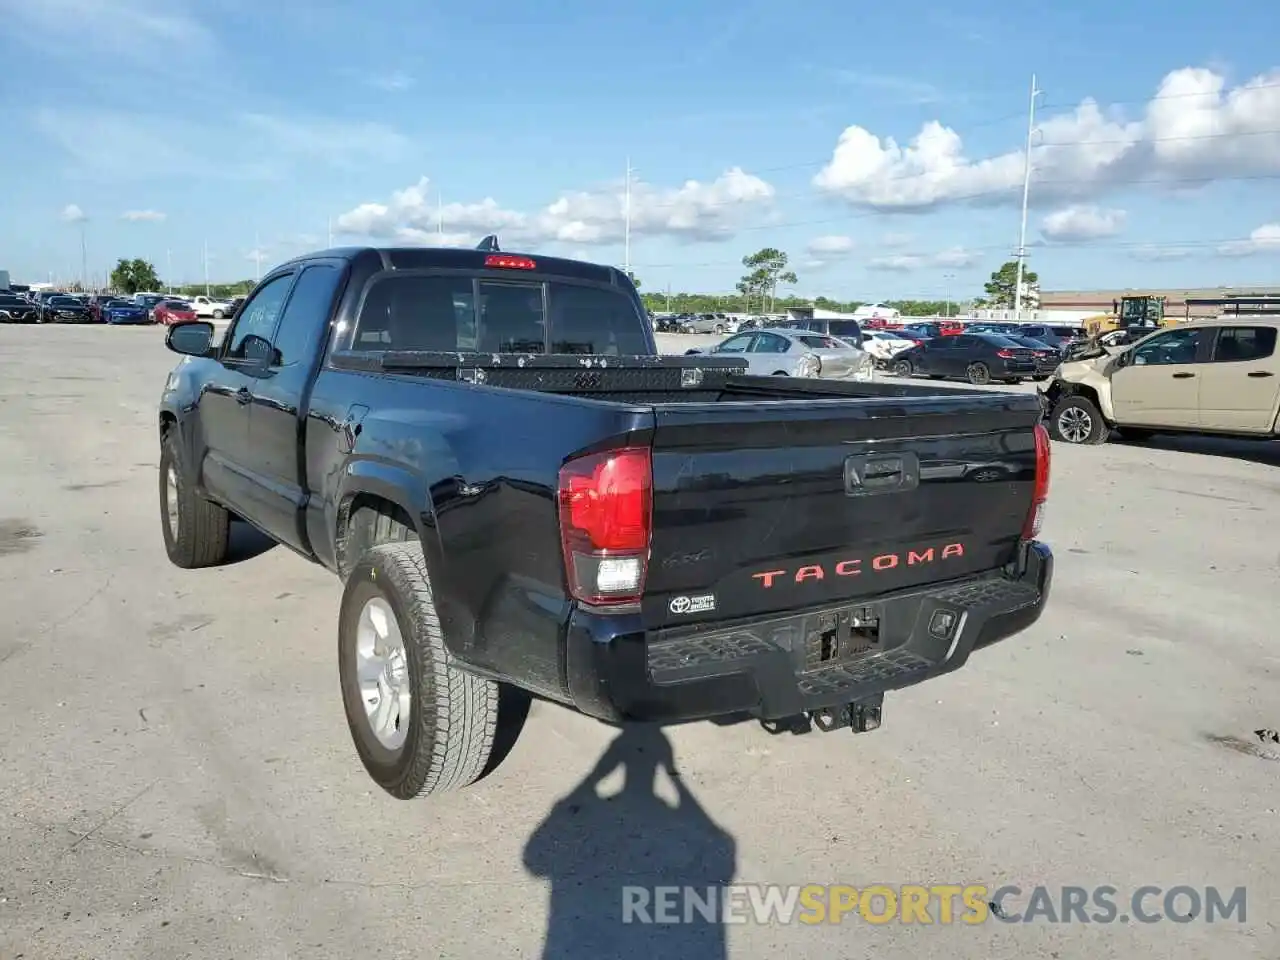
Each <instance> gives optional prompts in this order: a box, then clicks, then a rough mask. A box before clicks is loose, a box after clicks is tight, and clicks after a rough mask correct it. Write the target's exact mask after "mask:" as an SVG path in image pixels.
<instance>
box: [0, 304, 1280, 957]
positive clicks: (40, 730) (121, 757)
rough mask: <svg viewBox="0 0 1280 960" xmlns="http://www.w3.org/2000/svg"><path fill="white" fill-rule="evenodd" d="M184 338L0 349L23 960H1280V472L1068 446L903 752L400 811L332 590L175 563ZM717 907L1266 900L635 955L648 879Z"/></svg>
mask: <svg viewBox="0 0 1280 960" xmlns="http://www.w3.org/2000/svg"><path fill="white" fill-rule="evenodd" d="M161 339H162V335H161V332H160V331H158V330H154V329H127V328H121V329H116V330H110V329H94V328H74V327H68V328H33V327H0V464H3V469H2V470H0V604H2V605H3V607H2V608H3V610H4V615H5V619H6V621H7V622H6V625H5V626H4V627H3V628H0V756H2V757H3V763H0V851H3V857H2V858H0V957H4V958H15V957H19V956H21V957H24V958H27V960H32V958H41V960H44V958H50V960H53V958H57V960H75V958H82V957H83V958H89V957H93V958H100V960H115V958H122V960H151V958H155V960H177V958H180V957H193V958H215V957H216V958H237V960H239V958H253V960H277V958H280V960H283V958H294V960H296V958H311V957H315V958H325V960H330V958H345V957H355V956H357V955H359V956H376V957H384V958H388V960H390V958H393V957H394V958H398V957H410V956H413V957H451V958H471V957H475V958H483V960H492V958H506V957H512V958H514V957H536V956H539V955H541V954H542V950H543V944H544V941H546V939H547V937H548V935H549V931H550V936H551V939H552V942H553V943H555V944H559V946H556V947H554V948H552V947H548V948H547V953H546V955H547V956H555V957H577V956H581V957H584V958H585V957H592V958H595V957H603V956H613V957H617V956H627V955H631V953H632V952H633V951H634V953H635V955H636V956H643V957H646V958H648V957H663V956H665V957H679V956H686V955H688V956H698V957H702V958H710V960H714V958H716V957H717V956H729V957H734V958H760V960H772V958H775V957H778V956H789V957H796V958H802V957H803V958H807V957H822V958H829V957H839V958H846V957H848V958H851V957H870V956H874V957H877V958H879V960H919V958H921V957H925V956H943V955H947V956H950V957H955V958H974V960H978V958H981V960H996V958H1010V960H1013V958H1017V960H1027V958H1076V957H1079V958H1089V960H1101V958H1112V957H1114V958H1125V960H1135V958H1160V960H1170V958H1183V957H1185V958H1189V960H1190V958H1196V960H1203V958H1207V957H1213V958H1217V957H1222V958H1231V960H1238V958H1244V957H1259V958H1270V960H1275V958H1276V957H1278V956H1280V906H1277V905H1278V904H1280V789H1278V784H1280V762H1276V761H1277V760H1280V745H1277V744H1270V745H1267V744H1264V743H1261V742H1260V741H1259V738H1258V737H1257V736H1255V734H1254V731H1255V730H1258V729H1261V728H1269V727H1280V642H1278V641H1277V636H1276V634H1275V633H1274V632H1273V631H1274V629H1275V623H1276V611H1277V601H1276V588H1277V572H1278V567H1280V481H1278V480H1277V476H1278V475H1277V472H1276V467H1277V465H1280V456H1277V450H1276V448H1275V447H1272V446H1261V445H1253V446H1250V445H1244V444H1229V443H1219V442H1210V441H1176V442H1175V441H1169V442H1159V441H1157V442H1155V443H1153V444H1149V445H1146V446H1134V445H1125V444H1120V443H1116V444H1113V445H1107V446H1103V447H1099V448H1069V447H1063V446H1061V445H1058V446H1055V447H1054V451H1053V454H1054V473H1053V481H1052V494H1051V503H1050V512H1049V515H1048V521H1047V524H1046V529H1045V535H1046V538H1047V539H1048V540H1050V541H1051V542H1052V544H1053V546H1054V548H1055V550H1056V552H1057V558H1058V572H1057V580H1056V583H1055V594H1054V597H1053V599H1052V602H1051V604H1050V608H1049V611H1048V612H1047V613H1046V615H1045V617H1044V618H1043V619H1042V620H1041V622H1040V623H1039V624H1038V625H1037V626H1036V627H1035V628H1034V629H1033V630H1031V631H1029V632H1028V633H1026V634H1024V635H1022V636H1019V637H1017V638H1015V639H1013V640H1011V641H1009V642H1007V643H1006V644H1003V645H1001V646H998V647H996V648H994V649H992V650H990V651H985V652H983V653H980V654H978V655H976V656H975V657H974V659H973V660H972V661H971V662H970V664H969V666H968V668H967V669H965V670H963V671H961V672H960V673H958V674H954V675H951V676H949V677H946V678H943V679H941V680H939V681H937V682H933V683H930V684H926V685H924V686H923V687H918V688H915V689H913V690H910V691H906V692H903V693H900V694H897V695H891V697H890V698H889V700H888V702H887V705H886V712H885V726H884V728H883V729H881V730H880V731H878V732H875V733H872V734H868V735H865V736H857V737H854V736H852V735H850V734H847V733H843V734H832V735H822V734H817V733H815V734H812V735H809V736H802V737H792V736H783V737H774V736H770V735H768V734H767V733H765V732H764V731H763V730H762V729H760V728H759V727H758V726H756V725H753V724H742V725H737V726H716V725H712V724H697V725H688V726H683V727H679V728H674V729H669V730H667V731H666V737H667V738H668V739H669V741H670V744H671V745H672V748H673V750H674V756H675V759H676V762H677V764H678V766H679V768H680V770H681V773H682V777H681V779H682V780H683V782H684V784H685V787H686V788H687V790H688V792H689V793H690V794H691V795H692V797H693V798H696V804H690V803H688V802H687V801H686V806H685V807H684V808H682V809H681V810H680V811H678V812H677V811H674V810H671V809H669V807H668V806H666V805H664V804H659V803H656V802H655V801H653V800H652V799H651V798H650V799H649V800H648V802H646V801H645V799H644V798H645V797H647V796H648V795H649V793H650V792H651V791H649V790H647V789H646V783H647V781H644V780H637V778H639V777H647V773H646V772H645V771H646V768H648V769H652V767H653V763H654V751H655V749H659V750H660V749H663V741H662V735H661V734H658V733H656V732H654V731H628V732H627V733H625V734H624V735H623V737H624V744H623V746H622V749H623V755H624V757H627V758H629V768H630V771H631V774H632V776H631V777H630V778H629V779H631V781H632V782H631V784H630V786H632V787H639V793H638V794H637V795H635V797H634V798H633V796H632V794H630V793H627V794H624V795H622V796H621V797H619V798H618V799H615V800H612V801H609V802H606V801H603V800H599V799H596V797H595V795H594V794H593V793H591V792H590V791H588V790H586V789H581V790H579V787H580V781H582V780H583V778H584V777H587V776H588V774H589V773H590V772H591V771H592V768H593V766H594V765H595V764H596V762H597V760H598V759H599V758H600V757H601V755H602V754H603V753H604V751H605V749H606V747H608V746H609V744H610V741H611V740H613V739H614V736H615V731H613V730H611V729H609V728H607V727H605V726H603V725H599V724H596V723H594V722H592V721H589V720H586V719H583V718H580V717H577V716H575V715H573V714H571V713H569V712H567V711H565V710H562V709H559V708H556V707H553V706H548V705H543V704H536V705H535V706H534V708H533V711H532V713H531V715H530V717H529V720H528V722H527V724H526V726H525V729H524V732H523V735H522V737H521V739H520V740H519V742H518V743H517V745H516V746H515V749H514V750H513V752H512V754H511V756H510V757H509V758H508V760H507V762H506V763H505V764H504V765H503V766H502V767H501V768H500V769H499V770H498V772H497V773H495V774H494V775H493V776H492V777H490V778H489V779H487V780H485V781H483V782H482V783H481V784H480V785H478V786H477V787H475V788H473V789H472V790H471V791H469V792H467V793H464V794H460V795H453V796H445V797H440V798H435V799H432V800H428V801H420V802H417V803H408V804H406V803H401V802H397V801H394V800H391V799H390V798H388V797H387V796H385V795H384V794H383V793H382V792H381V791H380V790H377V789H376V788H374V787H373V786H372V784H371V782H370V781H368V780H367V779H366V777H365V775H364V773H363V771H362V769H361V768H360V765H359V763H358V761H357V759H356V757H355V753H354V750H353V748H352V746H351V743H350V740H349V738H348V734H347V731H346V727H345V723H344V721H343V717H342V708H341V704H340V701H339V696H338V685H337V670H336V664H335V657H334V647H335V629H334V625H335V615H336V611H337V604H338V599H339V588H338V584H337V582H336V581H335V580H334V579H333V578H332V577H331V576H330V575H329V574H327V573H325V572H324V571H322V570H320V569H319V568H316V567H313V566H310V565H309V564H307V563H306V562H304V561H303V560H301V559H299V558H298V557H296V556H294V555H292V554H291V553H290V552H289V551H287V550H284V549H279V548H276V549H270V550H264V549H263V546H264V545H263V544H262V543H261V542H260V541H259V540H258V539H257V538H256V537H255V536H252V535H250V534H248V533H247V532H246V531H239V532H240V534H242V535H241V536H240V537H239V540H238V551H239V560H238V562H235V563H232V564H230V565H228V566H225V567H223V568H220V569H215V570H210V571H203V572H191V573H188V572H182V571H179V570H177V569H175V568H172V567H171V566H170V565H169V564H168V562H167V561H166V559H165V556H164V552H163V548H162V545H161V539H160V531H159V527H158V522H159V516H158V507H157V503H156V496H157V495H156V458H157V442H156V431H155V428H154V406H155V401H156V399H157V397H158V395H159V392H160V387H161V384H162V382H163V377H164V374H165V372H166V370H167V369H168V368H169V367H170V366H171V363H172V360H173V357H172V356H171V355H169V354H167V353H166V352H165V351H164V349H163V347H162V345H161ZM674 339H676V340H677V341H678V342H679V343H680V344H681V345H684V344H687V343H692V342H694V341H696V340H700V339H709V340H714V339H715V338H691V337H681V338H674ZM642 750H643V751H644V752H641V751H642ZM614 782H615V778H611V779H610V780H609V781H606V787H612V786H613V784H614ZM575 790H579V792H578V793H573V791H575ZM658 792H659V794H660V795H662V796H668V795H669V794H670V793H671V787H670V786H669V784H668V783H667V782H666V781H665V780H664V781H662V787H661V788H659V790H658ZM695 815H696V816H699V817H703V818H705V819H708V820H710V821H711V822H712V823H713V824H714V826H715V827H716V828H718V831H719V833H718V835H717V836H718V840H715V841H712V840H708V839H707V836H708V833H707V831H708V829H709V827H708V825H707V824H705V823H704V824H703V827H702V829H701V830H700V831H699V832H697V833H695V832H694V827H692V826H691V824H692V823H694V820H693V817H694V816H695ZM633 876H634V877H639V878H641V879H635V880H631V881H628V877H633ZM729 876H733V877H736V878H737V879H739V880H741V881H761V882H764V881H768V882H776V883H823V884H833V883H848V884H853V885H855V886H865V885H867V884H871V883H887V884H899V883H925V884H931V883H955V884H974V883H985V884H989V885H991V886H993V887H994V886H998V885H1001V884H1005V883H1009V884H1017V885H1020V886H1022V887H1023V888H1024V889H1030V888H1031V887H1033V886H1035V885H1036V884H1046V885H1054V886H1057V885H1079V886H1088V887H1092V886H1094V885H1098V884H1111V885H1114V886H1115V887H1117V888H1119V889H1120V890H1121V891H1122V895H1121V896H1122V897H1123V896H1125V895H1126V894H1127V892H1128V891H1131V890H1132V889H1133V888H1135V887H1137V886H1140V885H1143V884H1154V885H1160V886H1163V887H1170V886H1173V885H1175V884H1183V883H1185V884H1189V885H1192V886H1195V887H1199V888H1204V887H1205V886H1207V885H1217V886H1219V887H1225V888H1228V889H1230V888H1233V887H1236V886H1240V885H1245V886H1247V887H1248V908H1249V909H1248V915H1247V921H1246V922H1245V923H1244V924H1240V923H1237V922H1235V921H1229V922H1219V923H1217V924H1212V925H1210V924H1205V923H1203V922H1198V921H1197V922H1192V923H1185V924H1183V923H1175V922H1172V921H1170V920H1166V921H1164V922H1162V923H1158V924H1152V925H1146V924H1137V923H1129V924H1120V923H1115V924H1110V925H1100V924H1091V925H1084V924H1080V923H1072V924H1060V925H1051V924H1047V923H1040V924H1016V925H1015V924H1002V923H998V922H995V921H994V920H993V921H990V922H988V923H986V924H984V925H981V926H966V925H963V924H960V925H952V926H939V925H935V926H931V927H926V926H919V925H915V926H911V925H906V926H904V925H899V924H889V925H884V926H873V925H869V924H867V923H865V922H863V921H862V920H859V919H856V918H849V919H847V920H846V922H845V923H844V924H842V925H840V926H832V925H822V926H810V927H805V926H800V925H793V926H782V925H770V926H754V925H738V926H732V927H729V928H727V930H722V931H720V932H716V931H705V930H704V931H702V932H700V933H698V936H710V937H711V940H702V941H698V940H695V939H694V937H693V934H694V932H695V931H694V929H693V928H690V927H672V928H667V929H666V930H665V935H666V939H665V941H663V943H662V944H659V945H655V944H654V943H653V942H651V939H650V938H651V937H653V936H654V935H655V928H652V927H637V926H622V925H620V924H618V923H617V917H618V914H619V913H620V903H621V897H620V893H619V888H620V887H621V886H622V885H623V884H625V883H627V882H638V883H654V882H667V883H682V882H685V883H704V884H705V883H707V882H711V881H712V880H717V879H727V878H728V877H729ZM657 877H662V878H665V880H655V879H654V878H657ZM1037 926H1038V927H1039V929H1036V927H1037ZM719 938H723V940H724V941H727V948H726V947H725V946H723V945H722V943H721V942H719ZM566 941H569V942H571V943H572V944H573V946H572V947H565V946H564V944H565V942H566ZM726 949H727V953H726Z"/></svg>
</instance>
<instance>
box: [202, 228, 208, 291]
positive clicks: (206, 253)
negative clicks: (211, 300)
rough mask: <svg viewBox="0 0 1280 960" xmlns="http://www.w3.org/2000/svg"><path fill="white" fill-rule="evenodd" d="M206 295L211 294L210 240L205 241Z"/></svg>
mask: <svg viewBox="0 0 1280 960" xmlns="http://www.w3.org/2000/svg"><path fill="white" fill-rule="evenodd" d="M202 259H203V260H204V295H205V296H206V297H207V296H208V295H209V241H208V240H206V241H205V242H204V257H203V258H202Z"/></svg>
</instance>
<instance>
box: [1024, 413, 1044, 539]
mask: <svg viewBox="0 0 1280 960" xmlns="http://www.w3.org/2000/svg"><path fill="white" fill-rule="evenodd" d="M1035 434H1036V483H1035V487H1034V488H1033V491H1032V494H1031V509H1030V510H1028V511H1027V522H1026V523H1024V524H1023V525H1022V539H1023V540H1034V539H1035V538H1036V537H1038V536H1040V527H1041V525H1042V524H1043V523H1044V508H1045V503H1046V501H1047V500H1048V499H1049V431H1048V430H1046V429H1045V428H1044V424H1043V423H1037V424H1036V427H1035Z"/></svg>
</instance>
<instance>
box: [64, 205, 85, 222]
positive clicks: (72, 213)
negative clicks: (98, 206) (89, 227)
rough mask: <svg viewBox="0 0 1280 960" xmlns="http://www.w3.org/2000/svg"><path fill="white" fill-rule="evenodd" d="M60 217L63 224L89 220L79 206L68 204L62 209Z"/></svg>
mask: <svg viewBox="0 0 1280 960" xmlns="http://www.w3.org/2000/svg"><path fill="white" fill-rule="evenodd" d="M60 216H61V218H62V221H63V222H64V223H84V222H85V221H86V220H88V219H89V217H88V216H87V215H86V214H85V212H84V211H83V210H81V209H80V207H79V205H78V204H74V203H68V204H67V205H66V206H65V207H63V208H62V213H61V214H60Z"/></svg>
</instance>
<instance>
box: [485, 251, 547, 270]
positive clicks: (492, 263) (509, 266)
mask: <svg viewBox="0 0 1280 960" xmlns="http://www.w3.org/2000/svg"><path fill="white" fill-rule="evenodd" d="M484 265H485V266H486V267H500V268H501V269H504V270H537V269H538V264H537V263H535V262H534V261H533V260H530V259H529V258H528V257H515V256H511V255H510V254H507V253H491V254H489V256H487V257H485V258H484Z"/></svg>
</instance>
